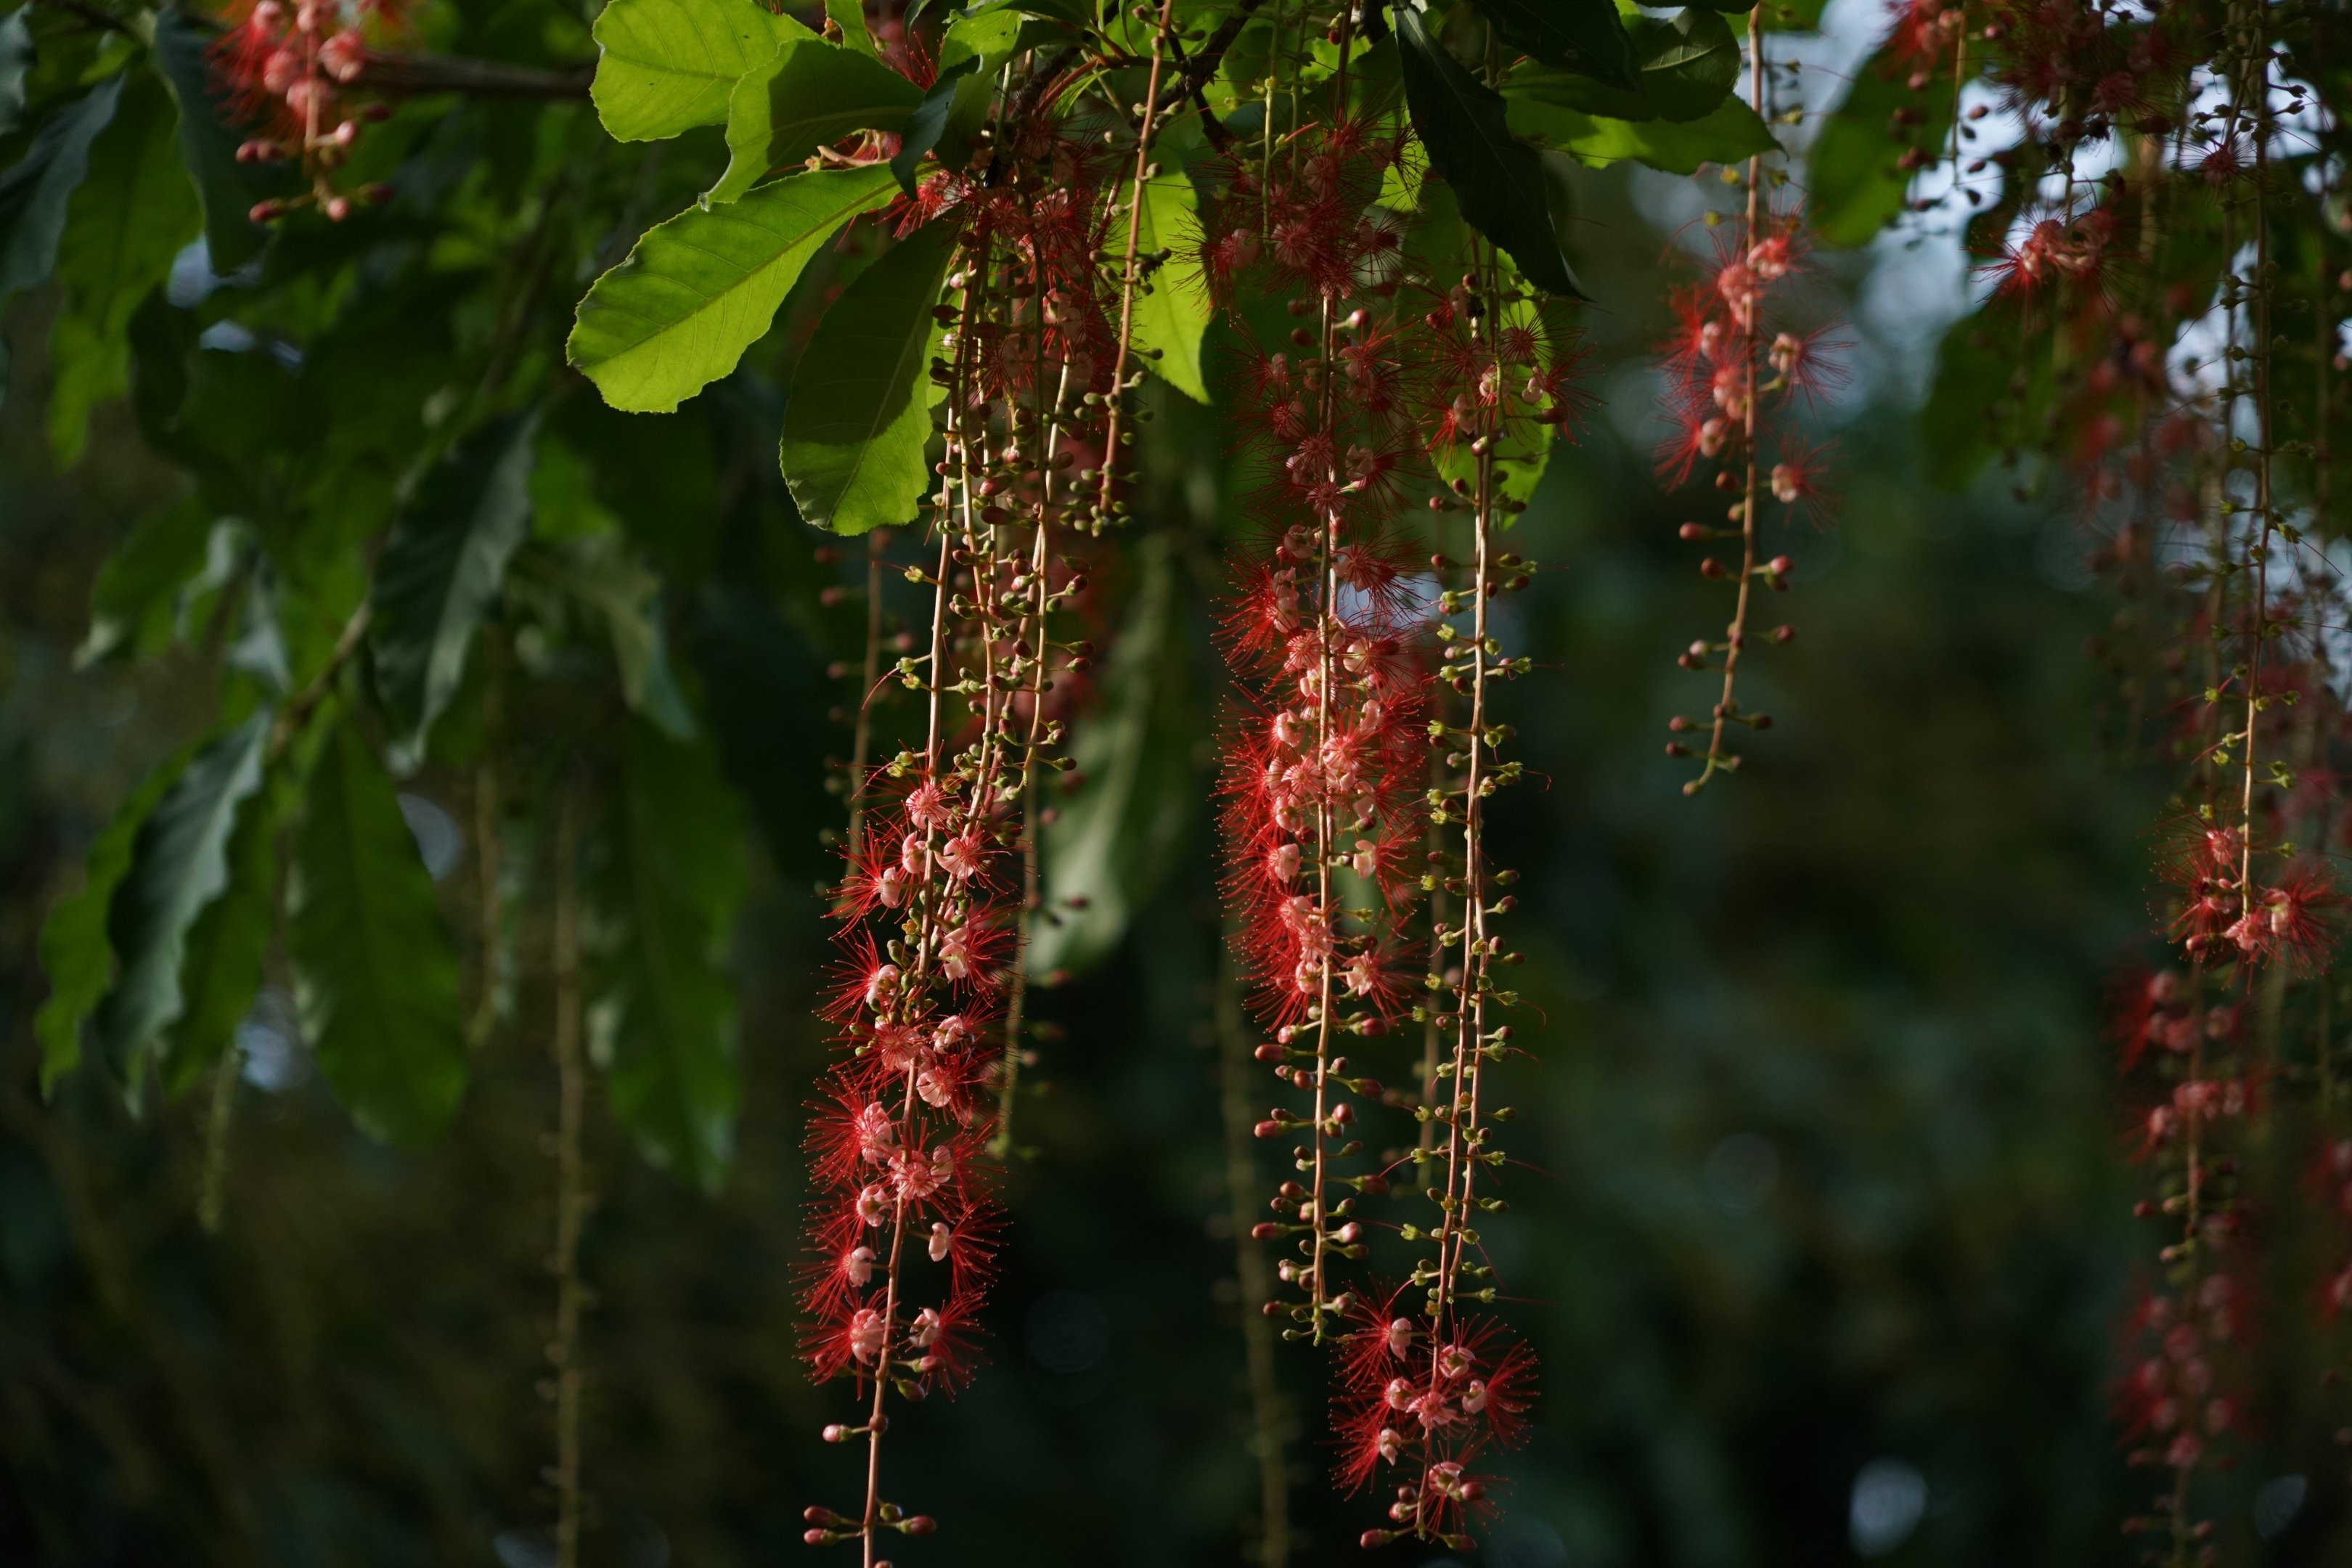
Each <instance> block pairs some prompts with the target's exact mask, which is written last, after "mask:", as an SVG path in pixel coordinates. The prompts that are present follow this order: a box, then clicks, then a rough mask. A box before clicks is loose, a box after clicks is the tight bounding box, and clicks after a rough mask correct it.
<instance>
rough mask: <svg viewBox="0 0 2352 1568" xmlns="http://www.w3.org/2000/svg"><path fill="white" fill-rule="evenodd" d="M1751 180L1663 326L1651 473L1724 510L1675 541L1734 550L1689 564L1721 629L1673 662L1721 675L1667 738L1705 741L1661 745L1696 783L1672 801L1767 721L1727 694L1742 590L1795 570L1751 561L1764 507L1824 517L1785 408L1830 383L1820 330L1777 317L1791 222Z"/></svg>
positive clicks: (1795, 224) (1786, 629) (1816, 457)
mask: <svg viewBox="0 0 2352 1568" xmlns="http://www.w3.org/2000/svg"><path fill="white" fill-rule="evenodd" d="M1759 177H1760V176H1759V171H1758V169H1757V168H1756V167H1755V166H1754V165H1752V164H1751V166H1750V168H1749V170H1748V183H1749V192H1748V205H1747V210H1746V212H1745V214H1744V215H1742V216H1737V217H1734V218H1732V219H1730V220H1728V221H1726V222H1724V223H1722V224H1721V225H1719V226H1717V227H1716V228H1715V229H1714V230H1713V231H1712V238H1713V241H1714V254H1713V255H1712V257H1711V258H1710V259H1709V261H1708V264H1707V268H1706V279H1704V280H1703V281H1702V282H1700V283H1698V284H1696V285H1695V286H1692V287H1689V288H1685V289H1682V290H1681V291H1679V292H1678V293H1677V294H1676V295H1675V300H1674V308H1675V316H1676V319H1677V328H1676V331H1675V336H1674V337H1673V338H1672V339H1671V340H1670V341H1669V342H1667V343H1666V344H1664V369H1665V373H1666V393H1665V408H1666V415H1667V418H1668V421H1669V423H1670V425H1671V426H1672V434H1671V436H1670V437H1668V439H1667V441H1666V443H1665V445H1664V447H1663V448H1662V450H1661V452H1660V456H1659V464H1658V466H1659V471H1660V472H1661V474H1662V475H1663V476H1664V478H1665V479H1666V481H1667V482H1668V483H1669V484H1672V485H1677V486H1679V485H1683V484H1685V483H1687V482H1689V481H1690V480H1691V479H1693V478H1695V477H1696V475H1698V474H1700V473H1706V474H1707V475H1708V476H1709V477H1710V479H1711V482H1712V484H1713V486H1714V488H1715V489H1716V490H1717V492H1718V494H1720V495H1722V496H1725V497H1727V498H1728V504H1727V506H1726V508H1725V510H1724V515H1723V521H1721V522H1719V523H1717V522H1696V521H1694V522H1686V523H1684V524H1683V525H1682V529H1681V534H1682V537H1683V538H1684V539H1685V540H1690V541H1693V542H1706V541H1715V540H1728V541H1736V542H1737V547H1738V563H1737V565H1736V566H1733V565H1727V564H1726V563H1725V561H1724V559H1723V558H1722V557H1721V556H1718V555H1715V554H1709V555H1707V556H1706V558H1705V559H1703V560H1702V561H1701V562H1700V563H1699V572H1700V574H1701V575H1703V576H1705V577H1706V578H1708V579H1709V580H1710V581H1725V580H1728V581H1729V582H1730V583H1731V584H1733V586H1734V600H1733V605H1732V615H1731V620H1730V622H1729V624H1728V625H1727V626H1726V627H1725V628H1724V635H1723V637H1722V638H1721V639H1720V640H1717V639H1714V638H1707V637H1702V638H1700V639H1699V640H1697V641H1696V642H1693V643H1692V644H1691V645H1690V647H1688V648H1687V649H1686V650H1685V652H1684V653H1683V654H1682V655H1681V657H1680V658H1679V659H1678V660H1677V661H1676V662H1678V663H1679V664H1681V665H1682V667H1683V668H1685V669H1689V670H1695V671H1706V672H1718V671H1719V672H1720V674H1721V676H1722V689H1721V691H1720V693H1719V695H1718V697H1717V700H1716V702H1715V705H1714V707H1713V709H1712V710H1711V711H1710V713H1709V714H1708V715H1707V716H1706V717H1705V718H1701V719H1691V718H1687V717H1682V716H1677V717H1676V718H1675V720H1674V721H1672V723H1671V726H1670V727H1671V728H1672V729H1673V731H1675V734H1676V735H1677V736H1681V735H1686V734H1693V733H1696V732H1701V731H1703V732H1704V733H1705V735H1706V746H1705V749H1704V750H1703V751H1699V750H1695V749H1694V746H1693V745H1692V744H1691V743H1690V742H1685V741H1683V740H1680V739H1677V740H1675V741H1672V742H1668V743H1667V746H1666V754H1667V755H1669V756H1674V757H1688V756H1694V755H1696V756H1698V757H1700V758H1701V759H1702V760H1703V763H1704V766H1703V768H1702V770H1701V772H1700V773H1699V775H1698V777H1696V778H1695V779H1693V780H1691V781H1690V782H1689V783H1687V784H1685V785H1684V786H1683V788H1684V792H1685V794H1692V793H1696V791H1697V790H1699V789H1700V788H1701V787H1703V786H1704V785H1705V784H1706V782H1707V781H1708V780H1709V779H1711V778H1713V777H1714V776H1715V775H1716V774H1717V773H1719V772H1727V771H1729V770H1732V769H1735V768H1737V767H1738V765H1739V756H1738V753H1737V752H1733V751H1731V750H1730V749H1729V747H1728V745H1727V742H1726V733H1727V730H1728V728H1729V726H1731V725H1733V724H1744V725H1747V726H1748V728H1750V729H1755V730H1762V729H1768V728H1769V727H1770V725H1771V722H1772V720H1771V716H1770V715H1769V714H1765V713H1751V712H1748V711H1747V710H1744V709H1742V708H1741V706H1740V704H1739V700H1738V671H1739V666H1740V660H1741V659H1742V658H1743V657H1744V656H1745V655H1746V654H1747V653H1748V651H1749V650H1750V648H1751V647H1752V645H1753V643H1754V641H1755V637H1756V634H1755V631H1754V629H1753V626H1752V619H1753V616H1752V612H1753V608H1754V606H1753V604H1752V596H1753V594H1754V591H1755V589H1756V588H1757V587H1758V586H1759V585H1761V586H1763V587H1767V588H1769V589H1771V590H1772V591H1773V592H1775V593H1784V592H1786V591H1787V589H1788V586H1789V574H1790V571H1791V570H1793V569H1794V567H1795V564H1796V563H1795V561H1794V560H1793V558H1791V557H1790V556H1788V555H1786V554H1776V555H1773V556H1770V557H1769V558H1768V557H1766V556H1765V555H1764V553H1763V546H1762V537H1761V530H1762V521H1763V515H1764V510H1765V509H1766V508H1767V507H1768V506H1777V507H1779V508H1780V511H1781V515H1783V516H1784V517H1787V518H1790V519H1794V518H1796V517H1799V516H1803V515H1806V514H1808V513H1810V514H1811V515H1813V516H1814V517H1816V518H1819V517H1822V516H1823V515H1825V514H1826V513H1827V511H1828V510H1829V506H1830V498H1829V494H1828V489H1827V486H1826V483H1825V470H1826V468H1827V462H1826V458H1827V454H1826V451H1825V449H1824V448H1823V447H1821V446H1819V445H1815V444H1813V443H1811V442H1809V441H1807V440H1806V439H1805V438H1804V437H1803V436H1802V435H1801V433H1800V431H1799V430H1798V429H1797V428H1796V427H1795V424H1794V419H1793V408H1792V405H1793V404H1795V403H1796V402H1798V401H1799V400H1800V399H1809V398H1811V396H1812V395H1814V394H1816V393H1819V392H1821V391H1822V390H1823V389H1824V388H1826V387H1829V386H1832V385H1833V384H1835V383H1836V381H1837V380H1838V378H1839V375H1840V371H1839V368H1838V366H1837V364H1836V363H1835V361H1834V360H1833V359H1832V358H1831V357H1830V356H1829V353H1828V348H1829V345H1828V344H1827V343H1826V342H1824V339H1823V329H1822V328H1820V327H1818V326H1815V327H1813V328H1811V329H1809V330H1808V329H1802V328H1800V327H1797V326H1795V325H1792V324H1790V323H1787V322H1784V321H1782V320H1781V319H1780V318H1781V316H1782V315H1783V313H1784V312H1782V311H1781V310H1780V308H1779V305H1780V296H1781V295H1783V294H1784V293H1785V292H1786V289H1787V287H1788V284H1789V280H1790V278H1791V277H1792V276H1793V275H1794V274H1795V273H1796V272H1797V271H1798V270H1799V269H1800V268H1801V267H1802V265H1803V260H1804V254H1805V234H1804V229H1803V226H1802V223H1801V218H1800V216H1798V214H1797V213H1796V212H1795V211H1794V210H1788V211H1779V212H1776V211H1773V210H1771V209H1770V208H1769V206H1768V205H1767V203H1766V202H1765V200H1764V196H1763V194H1762V191H1761V189H1760V188H1759ZM1795 635H1796V634H1795V628H1793V627H1791V626H1779V627H1777V628H1775V629H1774V630H1773V632H1772V633H1771V637H1772V640H1773V641H1775V642H1782V643H1785V642H1787V641H1789V640H1790V638H1791V637H1794V636H1795Z"/></svg>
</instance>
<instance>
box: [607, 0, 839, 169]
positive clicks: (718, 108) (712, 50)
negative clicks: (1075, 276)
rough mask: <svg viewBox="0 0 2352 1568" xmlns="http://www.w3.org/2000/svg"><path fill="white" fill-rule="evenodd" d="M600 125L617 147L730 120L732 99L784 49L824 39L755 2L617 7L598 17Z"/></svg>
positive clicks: (675, 1) (702, 0)
mask: <svg viewBox="0 0 2352 1568" xmlns="http://www.w3.org/2000/svg"><path fill="white" fill-rule="evenodd" d="M593 31H594V34H595V38H596V47H597V51H598V52H597V57H596V79H595V82H594V83H593V86H592V87H591V88H590V89H589V96H590V97H591V98H592V99H593V100H594V101H595V105H596V115H597V118H598V119H600V120H602V121H604V129H605V131H606V132H608V133H609V134H610V135H611V136H612V137H613V139H614V141H616V142H658V141H660V140H662V139H663V138H664V137H668V136H675V135H677V133H678V132H681V131H688V130H691V129H692V128H694V127H695V126H697V125H718V124H720V123H722V122H724V121H725V120H726V119H727V99H728V95H729V94H730V93H731V92H733V91H734V90H735V84H736V82H738V81H740V79H742V77H743V75H744V73H745V72H747V71H750V70H752V69H755V68H758V67H760V66H761V65H764V64H765V63H766V62H767V61H769V60H770V59H772V58H774V57H775V53H776V49H777V47H779V46H780V45H782V44H784V43H786V42H787V41H789V40H791V39H794V38H813V37H815V36H816V35H815V34H814V33H812V32H810V31H809V30H808V28H807V27H805V26H802V25H801V24H800V23H799V22H796V21H794V20H793V18H792V17H790V16H782V15H781V14H778V13H775V12H771V11H769V10H768V9H767V8H766V7H765V6H762V5H754V4H753V3H752V0H612V4H611V5H606V6H605V7H604V9H603V10H602V11H600V12H598V13H597V15H596V25H595V27H594V29H593Z"/></svg>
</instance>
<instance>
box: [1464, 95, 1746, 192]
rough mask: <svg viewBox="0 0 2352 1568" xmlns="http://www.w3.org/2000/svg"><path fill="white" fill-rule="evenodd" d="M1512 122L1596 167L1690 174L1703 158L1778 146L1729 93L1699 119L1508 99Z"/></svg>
mask: <svg viewBox="0 0 2352 1568" xmlns="http://www.w3.org/2000/svg"><path fill="white" fill-rule="evenodd" d="M1510 105H1511V127H1512V129H1513V130H1515V131H1517V132H1519V133H1520V134H1522V135H1524V136H1528V137H1531V138H1533V139H1535V140H1537V141H1540V142H1545V143H1546V144H1548V145H1549V146H1553V147H1557V148H1559V149H1560V150H1561V151H1562V152H1566V153H1574V154H1575V155H1576V157H1577V159H1578V160H1579V161H1580V162H1581V163H1590V164H1592V165H1594V166H1596V167H1599V166H1603V165H1606V164H1610V163H1619V162H1622V161H1623V160H1625V159H1629V158H1630V159H1632V160H1633V162H1635V163H1646V164H1648V165H1649V166H1650V167H1651V168H1653V169H1663V170H1664V171H1666V172H1667V173H1668V174H1691V173H1694V172H1695V171H1696V170H1697V168H1698V166H1699V165H1700V164H1702V163H1738V162H1739V161H1741V160H1743V159H1747V158H1750V157H1754V156H1757V155H1759V154H1760V153H1770V152H1773V151H1775V150H1776V149H1777V148H1778V147H1779V145H1780V144H1779V143H1778V142H1775V141H1774V140H1773V139H1772V131H1771V128H1770V127H1769V126H1768V125H1766V124H1765V123H1764V120H1763V117H1762V116H1761V115H1759V114H1758V113H1757V112H1756V111H1755V110H1753V109H1750V108H1749V107H1748V105H1747V104H1746V103H1744V102H1742V101H1740V100H1738V99H1736V98H1727V99H1725V100H1723V101H1722V102H1721V103H1720V104H1718V105H1717V106H1716V110H1715V112H1714V113H1712V114H1709V115H1707V116H1706V118H1705V119H1703V120H1693V121H1684V122H1682V123H1679V124H1678V123H1676V122H1675V121H1671V120H1642V121H1626V120H1611V119H1607V118H1605V117H1603V116H1601V115H1594V114H1586V113H1584V112H1582V111H1581V110H1574V109H1563V108H1560V107H1559V106H1558V105H1555V104H1550V103H1546V102H1543V101H1541V100H1535V99H1526V98H1512V99H1511V100H1510Z"/></svg>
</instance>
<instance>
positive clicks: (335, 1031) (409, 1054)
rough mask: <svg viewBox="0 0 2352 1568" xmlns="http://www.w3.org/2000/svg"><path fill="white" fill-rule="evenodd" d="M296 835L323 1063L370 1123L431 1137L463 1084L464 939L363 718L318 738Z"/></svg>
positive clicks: (291, 915)
mask: <svg viewBox="0 0 2352 1568" xmlns="http://www.w3.org/2000/svg"><path fill="white" fill-rule="evenodd" d="M296 844H297V847H296V850H295V857H294V877H293V884H292V889H291V896H290V899H289V910H288V917H287V946H288V949H289V952H290V953H291V955H292V957H293V960H294V973H295V996H296V1000H297V1002H298V1004H299V1006H300V1009H301V1014H302V1030H303V1033H304V1035H305V1036H307V1037H309V1039H310V1042H311V1045H312V1047H313V1048H314V1049H315V1051H316V1053H317V1058H318V1063H319V1071H320V1074H321V1075H322V1076H323V1077H324V1078H325V1079H326V1080H327V1084H328V1087H329V1088H331V1089H333V1090H334V1091H335V1098H336V1099H337V1100H341V1102H342V1104H343V1108H344V1109H345V1110H348V1111H350V1112H351V1116H352V1121H355V1122H357V1123H358V1124H359V1125H360V1127H361V1128H362V1130H363V1131H366V1132H367V1133H368V1134H370V1135H371V1136H373V1137H376V1138H381V1139H383V1140H384V1141H385V1142H391V1143H399V1144H403V1145H406V1146H409V1147H417V1146H421V1145H423V1144H425V1143H428V1142H432V1141H433V1139H434V1138H435V1137H436V1136H438V1135H439V1133H440V1131H441V1130H442V1129H443V1128H445V1127H446V1126H447V1125H448V1123H449V1119H450V1117H451V1116H452V1115H454V1114H455V1113H456V1111H457V1101H458V1100H459V1098H460V1097H461V1096H463V1094H464V1093H465V1089H466V1040H465V1033H464V1028H463V1020H462V1015H461V1014H460V1011H459V1005H458V994H457V944H456V942H454V941H453V940H452V939H451V937H450V934H449V928H448V926H447V924H446V922H445V921H443V920H442V918H441V911H440V909H439V908H438V907H437V906H436V903H435V902H434V898H433V879H432V876H431V874H430V873H428V872H427V871H426V870H425V861H424V859H423V858H422V857H421V856H420V855H419V854H418V853H417V848H416V837H415V834H414V833H413V832H411V831H410V829H409V826H408V822H407V820H406V819H405V818H404V817H403V816H401V814H400V803H399V799H398V797H397V796H396V795H394V792H393V787H392V776H391V775H390V774H389V773H385V772H384V770H383V764H381V763H378V762H377V761H376V759H375V755H374V753H373V752H371V751H370V750H369V749H368V744H367V740H366V738H365V736H363V735H362V733H361V732H360V729H359V726H358V724H357V722H356V721H353V720H351V719H344V720H342V721H339V722H337V723H336V725H335V728H334V732H333V733H332V734H331V735H330V736H329V737H328V738H327V741H326V742H325V744H324V746H323V747H322V748H321V750H320V756H319V762H318V765H317V767H316V769H315V770H314V771H313V772H312V773H311V775H310V789H309V790H308V792H307V795H306V800H305V806H304V814H303V820H302V826H301V829H300V832H299V835H298V836H297V840H296Z"/></svg>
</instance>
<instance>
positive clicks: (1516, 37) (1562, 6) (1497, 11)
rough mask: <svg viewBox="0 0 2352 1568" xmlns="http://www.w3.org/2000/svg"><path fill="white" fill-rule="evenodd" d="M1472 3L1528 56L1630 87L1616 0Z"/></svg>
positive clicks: (1628, 54) (1627, 44) (1629, 56)
mask: <svg viewBox="0 0 2352 1568" xmlns="http://www.w3.org/2000/svg"><path fill="white" fill-rule="evenodd" d="M1475 3H1476V5H1477V7H1478V9H1479V11H1480V12H1481V13H1483V14H1484V15H1485V16H1486V19H1487V20H1488V21H1489V22H1491V23H1493V24H1494V26H1495V30H1496V32H1498V33H1500V34H1501V35H1502V36H1503V41H1504V42H1505V43H1506V44H1508V45H1509V46H1510V47H1513V48H1515V49H1517V50H1518V51H1519V52H1520V53H1521V54H1523V55H1526V56H1528V58H1531V59H1537V60H1540V61H1542V62H1543V63H1544V64H1545V65H1548V66H1555V67H1558V68H1559V69H1561V70H1568V71H1575V72H1577V73H1579V74H1580V75H1583V76H1589V77H1592V78H1595V79H1599V80H1601V81H1605V82H1611V83H1613V84H1614V85H1616V86H1618V87H1621V88H1624V89H1628V90H1632V89H1633V88H1634V86H1635V79H1634V75H1633V40H1632V39H1631V38H1630V37H1627V36H1626V32H1625V23H1624V20H1623V18H1622V17H1621V16H1618V14H1617V6H1616V4H1615V0H1475ZM1751 3H1752V0H1751Z"/></svg>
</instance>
